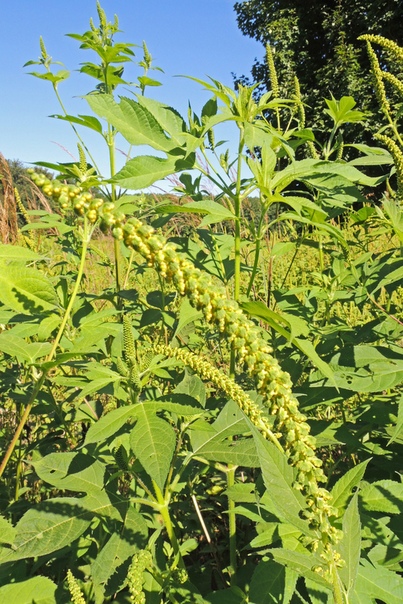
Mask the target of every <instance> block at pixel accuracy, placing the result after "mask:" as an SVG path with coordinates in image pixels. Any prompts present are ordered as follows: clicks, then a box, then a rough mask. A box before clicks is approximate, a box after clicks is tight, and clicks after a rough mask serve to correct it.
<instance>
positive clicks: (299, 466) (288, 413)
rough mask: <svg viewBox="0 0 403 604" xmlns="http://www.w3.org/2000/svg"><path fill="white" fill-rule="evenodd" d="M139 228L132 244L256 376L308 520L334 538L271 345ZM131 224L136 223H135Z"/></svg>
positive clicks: (300, 418) (198, 274) (205, 279)
mask: <svg viewBox="0 0 403 604" xmlns="http://www.w3.org/2000/svg"><path fill="white" fill-rule="evenodd" d="M137 222H138V224H139V225H141V226H139V228H137V229H136V230H135V232H133V234H132V246H133V247H134V249H136V251H138V252H140V253H141V254H142V255H143V256H144V257H145V258H146V259H147V261H148V264H149V266H153V267H155V268H156V270H158V271H159V272H160V274H161V275H162V276H163V277H164V278H165V279H167V280H168V281H170V282H172V283H173V284H174V285H175V286H176V288H177V289H178V290H179V292H180V293H181V294H182V295H186V296H187V297H188V298H189V301H190V302H191V304H192V305H193V306H194V307H195V308H197V309H198V310H201V311H202V312H203V314H204V317H205V319H206V321H207V322H209V323H212V324H214V325H216V326H217V327H218V329H219V331H220V332H221V333H223V334H225V335H226V336H227V339H228V341H229V342H230V343H231V344H232V346H233V349H234V350H235V352H236V355H237V358H238V361H239V363H240V364H241V365H243V366H244V367H245V368H246V370H247V371H248V373H249V374H250V375H251V376H252V377H253V378H254V380H255V384H256V389H257V391H258V393H259V394H260V395H261V396H262V398H263V404H264V405H265V406H266V407H267V409H268V412H269V414H270V415H271V419H272V420H273V425H272V428H271V429H272V431H273V433H274V434H276V435H277V434H279V435H281V436H280V438H279V440H280V443H281V445H282V447H283V448H284V451H285V452H286V454H287V456H288V457H289V459H290V463H291V464H292V465H293V466H294V467H295V468H296V470H297V478H296V482H295V485H294V486H295V488H297V489H299V490H301V491H302V493H303V494H304V495H305V496H306V498H307V503H308V508H309V510H308V511H307V519H308V520H309V521H310V524H311V526H312V527H313V528H315V529H317V530H318V531H319V532H320V533H321V535H322V541H323V542H324V544H325V545H326V544H327V543H331V542H333V541H336V540H337V538H338V535H337V531H336V530H335V529H334V528H333V527H332V526H331V524H330V522H329V516H331V515H333V514H334V510H333V508H332V507H331V504H330V499H331V496H330V494H329V492H328V491H327V490H326V489H324V488H321V487H319V485H318V483H319V482H324V481H325V475H324V473H323V470H322V467H321V466H322V462H321V460H320V459H318V457H316V455H315V440H314V438H313V437H312V436H310V434H309V432H310V427H309V425H308V423H307V422H306V417H305V415H303V414H302V413H301V412H300V410H299V408H298V402H297V400H296V398H295V397H294V396H293V394H292V391H291V380H290V377H289V375H288V374H287V373H285V372H284V371H282V369H281V368H280V366H279V364H278V362H277V360H276V359H274V358H273V357H272V356H271V348H270V347H269V346H268V345H267V343H266V342H265V340H264V339H263V338H262V337H261V335H260V330H259V328H258V327H257V326H256V325H255V324H254V323H253V322H252V321H251V320H250V319H248V318H247V317H246V316H245V315H244V313H243V312H242V310H241V309H240V307H239V306H238V304H237V303H236V302H235V301H234V300H228V299H227V298H226V292H225V289H224V288H223V287H220V286H217V285H216V284H215V283H214V282H213V280H212V278H211V277H210V276H209V275H206V274H205V273H202V271H200V270H199V269H197V268H195V267H194V265H193V264H192V263H191V262H190V261H189V260H188V259H187V258H186V257H184V256H183V255H181V254H180V253H178V252H177V251H176V250H175V247H174V245H173V244H171V243H164V240H163V238H162V237H160V236H158V235H156V234H155V232H154V230H153V229H152V228H151V227H146V228H144V225H142V223H141V222H140V221H137ZM133 226H134V223H133Z"/></svg>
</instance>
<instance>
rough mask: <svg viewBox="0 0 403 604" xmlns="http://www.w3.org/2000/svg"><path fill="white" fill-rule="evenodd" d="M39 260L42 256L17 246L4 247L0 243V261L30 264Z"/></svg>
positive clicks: (4, 245)
mask: <svg viewBox="0 0 403 604" xmlns="http://www.w3.org/2000/svg"><path fill="white" fill-rule="evenodd" d="M41 259H42V256H40V255H39V254H37V253H36V252H33V251H32V250H30V249H28V248H26V247H21V246H19V245H6V244H4V243H0V261H3V260H13V261H21V262H32V261H35V260H41Z"/></svg>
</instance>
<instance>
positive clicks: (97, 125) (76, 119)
mask: <svg viewBox="0 0 403 604" xmlns="http://www.w3.org/2000/svg"><path fill="white" fill-rule="evenodd" d="M49 117H53V118H55V119H57V120H64V121H66V122H69V124H78V125H79V126H84V127H85V128H89V129H90V130H94V131H95V132H98V134H102V124H101V122H100V121H99V120H97V118H96V117H94V116H93V115H78V116H75V115H59V114H55V115H50V116H49Z"/></svg>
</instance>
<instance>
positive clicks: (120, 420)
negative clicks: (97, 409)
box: [85, 405, 136, 445]
mask: <svg viewBox="0 0 403 604" xmlns="http://www.w3.org/2000/svg"><path fill="white" fill-rule="evenodd" d="M135 409H136V405H129V406H127V407H119V409H114V410H113V411H110V412H109V413H107V414H106V415H103V416H102V417H101V418H100V419H99V420H98V421H97V422H96V423H95V424H92V425H91V426H90V427H89V430H88V432H87V434H86V436H85V445H89V444H91V443H97V442H99V441H101V440H102V441H105V440H106V439H108V438H110V437H111V436H113V435H114V434H116V432H118V431H119V430H120V429H121V427H122V426H124V425H125V423H126V422H127V420H128V419H129V418H130V417H133V415H134V414H135Z"/></svg>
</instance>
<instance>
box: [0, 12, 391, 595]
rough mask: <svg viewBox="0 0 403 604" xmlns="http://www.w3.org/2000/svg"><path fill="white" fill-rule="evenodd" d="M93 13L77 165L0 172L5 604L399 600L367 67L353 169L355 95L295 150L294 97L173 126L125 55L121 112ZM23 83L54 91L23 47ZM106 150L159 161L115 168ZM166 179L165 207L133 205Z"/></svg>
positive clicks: (104, 29)
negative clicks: (29, 68)
mask: <svg viewBox="0 0 403 604" xmlns="http://www.w3.org/2000/svg"><path fill="white" fill-rule="evenodd" d="M98 16H99V20H100V24H99V26H98V27H96V26H95V25H94V24H93V23H92V26H91V30H90V31H89V32H86V33H85V34H83V35H80V36H79V35H77V39H78V40H79V42H81V43H82V44H90V43H91V44H92V46H91V48H92V49H93V50H95V52H96V53H97V55H98V58H99V60H100V70H99V74H100V75H99V79H100V81H101V83H102V86H101V87H100V88H98V90H97V91H96V92H94V93H93V94H90V95H88V97H87V101H88V105H89V110H91V111H92V114H91V116H90V115H88V116H82V115H80V116H71V115H68V114H67V113H66V114H65V115H64V118H65V119H66V122H70V124H71V125H72V126H73V127H74V128H78V130H77V133H78V152H79V156H80V161H79V162H77V163H71V164H63V165H61V164H60V165H56V164H53V163H52V162H42V163H41V165H40V166H38V168H37V169H35V170H33V169H30V170H26V171H24V178H25V180H24V181H23V182H25V183H28V184H27V186H28V188H27V191H28V193H24V195H22V189H21V188H20V189H19V188H18V187H15V186H14V184H15V183H13V175H12V170H11V167H12V166H11V164H10V165H9V164H8V163H7V161H6V160H5V159H4V158H2V160H1V165H2V168H1V174H2V196H1V198H0V210H1V212H0V233H1V237H2V244H0V269H1V270H0V392H1V408H0V442H1V450H2V452H3V454H2V460H1V465H0V476H1V479H2V481H1V486H0V507H1V516H0V529H1V539H0V601H4V602H6V601H7V602H10V604H12V603H15V604H32V603H33V602H35V603H36V604H52V603H65V602H66V603H67V602H73V604H86V603H88V604H90V603H91V604H93V603H95V604H102V603H104V602H105V603H109V602H110V603H112V602H114V603H124V602H135V603H136V604H140V603H145V604H164V603H168V602H169V603H174V604H175V603H182V602H183V603H185V602H187V603H192V602H193V603H196V604H197V603H200V604H202V603H210V604H215V603H218V602H219V603H220V604H224V603H225V604H242V603H250V604H271V603H273V604H274V603H276V602H282V603H284V604H287V603H291V604H296V603H300V602H301V603H305V604H306V603H308V604H320V603H327V604H363V603H365V604H370V603H374V604H377V603H380V604H382V603H384V604H399V603H400V602H402V601H403V578H402V566H401V564H402V561H403V535H402V528H401V523H400V514H401V512H402V511H403V484H402V480H401V477H402V474H401V472H402V453H403V449H402V445H403V393H402V383H403V352H402V344H403V304H402V293H403V210H402V205H401V204H402V203H403V201H402V199H403V141H402V138H401V134H400V130H399V116H400V113H399V105H397V109H396V110H395V109H394V107H393V106H392V104H389V103H388V104H386V105H385V103H384V99H383V97H382V94H380V92H382V91H383V92H385V89H384V88H382V86H383V80H382V73H383V72H382V67H384V64H385V61H383V62H382V61H381V62H378V63H377V69H375V68H374V77H375V85H374V88H375V89H376V90H377V93H378V94H379V101H380V103H381V104H382V102H383V103H384V107H383V108H384V113H385V122H387V123H388V129H386V130H384V131H383V132H382V133H381V134H376V133H374V135H375V138H376V140H377V142H376V144H374V146H373V147H369V146H364V145H362V144H354V143H353V142H352V141H351V140H345V136H346V133H348V126H349V125H350V124H356V125H357V124H360V123H361V122H362V121H363V120H364V119H366V116H365V114H364V113H363V112H361V111H360V110H358V109H357V108H356V106H355V102H354V100H353V99H352V98H351V97H343V98H341V99H339V100H336V99H334V98H332V99H330V100H327V101H326V104H325V107H324V111H325V113H326V115H327V117H328V120H329V124H330V125H329V128H328V130H327V131H320V132H315V131H314V130H312V129H311V128H309V125H307V124H305V121H304V119H305V118H304V106H303V98H302V97H301V93H300V92H299V88H298V86H296V90H295V94H294V95H293V96H292V98H290V99H281V98H279V97H278V95H276V91H271V92H269V93H267V94H264V95H263V96H261V97H260V98H256V96H255V93H254V89H253V87H251V88H248V87H243V86H241V85H239V86H238V88H237V90H232V89H230V88H227V87H225V86H223V85H222V84H220V83H219V82H216V81H214V80H212V81H210V82H201V85H203V86H204V87H205V88H207V90H209V91H210V92H211V99H210V100H209V101H208V102H207V103H206V105H205V106H204V107H203V110H202V112H201V115H196V114H194V113H193V112H190V113H189V115H188V118H187V120H185V119H184V118H182V117H181V116H180V115H179V114H178V113H177V112H176V111H175V110H174V109H172V108H170V107H167V106H166V105H164V104H163V103H160V102H157V101H155V100H153V99H152V98H150V97H148V96H147V93H148V86H150V85H151V84H150V81H148V80H147V78H148V76H147V75H146V74H147V72H148V70H149V69H150V68H151V57H150V55H149V53H148V49H147V47H146V45H145V44H144V46H143V52H144V58H143V61H142V62H141V63H140V64H139V65H140V67H141V68H142V69H143V70H144V73H143V74H142V75H141V76H139V86H138V87H139V89H140V93H139V94H138V95H137V96H134V97H133V98H132V99H129V98H127V97H122V98H120V97H119V96H118V94H117V93H116V89H118V90H119V85H120V84H121V82H120V79H119V78H120V76H119V77H118V76H117V75H116V73H117V72H116V65H119V64H120V62H124V61H120V59H122V58H123V57H125V58H126V59H127V58H128V57H129V54H130V53H129V52H128V49H129V47H128V46H125V45H124V44H117V43H115V42H114V39H113V35H114V34H115V33H116V31H117V26H116V24H112V23H109V22H108V21H107V18H106V15H105V13H104V12H103V10H102V9H101V7H100V6H99V4H98ZM366 40H367V43H368V45H369V48H370V49H372V48H373V47H374V48H377V49H380V51H383V50H384V49H386V50H387V51H388V52H389V55H387V56H388V57H389V58H390V55H392V56H394V54H393V53H395V55H396V56H397V57H401V55H402V54H403V51H402V49H399V48H398V47H396V48H395V46H393V43H391V42H389V41H388V40H384V39H380V38H379V37H376V36H366ZM106 42H108V43H107V44H106ZM105 49H107V50H108V52H106V50H105ZM268 54H269V58H270V49H269V51H268ZM376 56H377V55H375V57H376ZM126 59H125V60H126ZM385 60H386V59H385ZM37 64H39V67H40V68H41V69H43V70H44V71H43V73H42V72H40V73H36V74H35V75H36V76H37V77H42V78H43V79H46V80H48V81H50V82H51V84H52V85H53V88H54V90H55V92H57V94H58V88H57V84H58V83H59V81H60V79H61V78H62V77H64V76H62V75H60V72H57V69H56V70H53V67H54V66H53V63H52V61H51V58H50V57H49V56H48V55H47V51H46V48H45V46H44V44H43V41H42V40H41V59H40V61H39V63H38V62H37ZM84 65H86V66H87V69H88V70H91V69H93V68H94V65H93V64H89V63H88V64H84ZM91 65H92V67H90V66H91ZM375 67H376V66H375ZM271 68H272V69H275V68H274V64H271ZM45 76H46V77H45ZM376 78H377V79H376ZM388 81H389V83H390V78H389V80H388ZM396 81H397V82H398V84H395V86H396V90H395V94H397V93H398V92H399V91H400V93H401V92H402V84H401V81H400V80H398V78H397V77H396ZM392 83H393V81H392ZM399 86H400V88H399ZM385 98H386V97H385ZM222 122H229V123H232V124H233V127H234V128H235V130H236V131H237V132H238V135H239V145H238V153H236V154H235V155H234V156H233V157H231V153H230V151H229V150H225V147H223V145H222V144H221V143H220V142H216V140H215V129H216V126H217V125H219V124H220V123H222ZM85 128H90V129H91V130H95V131H96V132H98V133H99V134H100V136H101V137H102V138H103V139H104V143H105V150H106V153H107V154H108V157H109V159H110V174H109V175H106V176H102V175H101V174H100V173H99V171H98V169H97V167H96V162H95V161H94V159H93V157H92V155H91V152H90V150H89V149H88V148H87V146H86V144H85V137H83V136H82V134H81V133H79V130H80V132H81V130H83V131H84V132H85ZM385 132H386V134H385ZM117 137H121V139H120V140H125V141H127V144H128V146H130V148H131V147H132V146H136V145H144V143H145V141H146V142H147V145H148V146H149V147H150V148H151V150H152V153H154V152H158V153H159V155H158V156H157V155H155V154H153V155H133V157H132V158H131V159H130V155H129V154H128V160H127V163H126V164H125V166H124V167H123V168H122V169H121V170H120V171H118V172H117V171H116V170H115V153H116V150H115V149H116V140H117ZM223 149H224V150H223ZM161 155H163V156H164V157H161ZM163 178H169V179H170V182H171V183H173V187H172V188H173V190H172V193H171V194H163V195H155V196H152V195H150V194H144V193H143V194H141V193H138V191H140V190H142V189H146V188H147V187H149V186H150V185H152V184H153V183H154V182H156V181H159V180H161V179H163Z"/></svg>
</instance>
